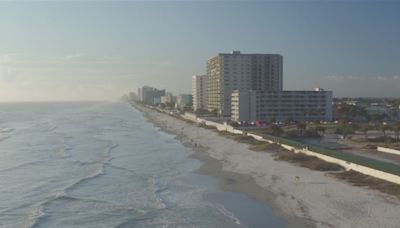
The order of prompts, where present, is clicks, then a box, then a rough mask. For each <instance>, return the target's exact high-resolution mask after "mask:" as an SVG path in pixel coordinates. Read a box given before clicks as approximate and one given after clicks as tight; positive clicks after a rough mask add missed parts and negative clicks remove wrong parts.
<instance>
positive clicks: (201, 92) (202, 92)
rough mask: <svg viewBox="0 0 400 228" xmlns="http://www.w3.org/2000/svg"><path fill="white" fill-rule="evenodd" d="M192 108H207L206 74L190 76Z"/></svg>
mask: <svg viewBox="0 0 400 228" xmlns="http://www.w3.org/2000/svg"><path fill="white" fill-rule="evenodd" d="M192 95H193V109H194V111H196V110H199V109H207V75H194V76H193V77H192Z"/></svg>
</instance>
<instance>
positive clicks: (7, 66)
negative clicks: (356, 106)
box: [0, 1, 400, 102]
mask: <svg viewBox="0 0 400 228" xmlns="http://www.w3.org/2000/svg"><path fill="white" fill-rule="evenodd" d="M398 12H400V2H395V1H387V2H381V1H379V2H378V1H349V2H346V1H337V2H334V1H309V2H303V1H293V2H290V1H284V2H245V1H243V2H224V1H221V2H194V1H192V2H183V1H182V2H166V1H162V2H133V1H132V2H130V1H122V2H114V1H112V2H111V1H110V2H107V1H104V2H0V19H1V20H0V29H1V31H2V35H1V36H0V102H2V101H40V100H53V101H55V100H110V99H116V98H118V97H120V96H121V95H122V94H124V93H128V92H129V91H136V88H137V87H140V86H142V85H150V86H154V87H158V88H161V89H166V90H168V91H171V92H174V93H190V92H191V76H192V75H195V74H205V72H206V60H207V59H209V58H211V57H213V56H215V55H216V54H217V53H220V52H231V51H232V50H240V51H241V52H242V53H277V54H281V55H282V56H283V78H284V89H290V90H305V89H306V90H309V89H313V88H314V87H322V88H324V89H326V90H333V94H334V96H335V97H400V93H399V91H400V44H399V40H400V29H399V21H400V14H399V13H398Z"/></svg>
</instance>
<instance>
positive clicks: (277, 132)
mask: <svg viewBox="0 0 400 228" xmlns="http://www.w3.org/2000/svg"><path fill="white" fill-rule="evenodd" d="M271 130H272V134H273V135H277V136H280V135H281V134H282V133H283V130H282V128H281V127H279V126H278V125H276V124H272V125H271Z"/></svg>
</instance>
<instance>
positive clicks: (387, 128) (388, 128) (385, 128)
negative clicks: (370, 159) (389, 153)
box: [380, 124, 390, 141]
mask: <svg viewBox="0 0 400 228" xmlns="http://www.w3.org/2000/svg"><path fill="white" fill-rule="evenodd" d="M380 129H381V131H382V133H383V138H384V139H385V141H386V138H387V135H386V131H389V130H390V126H389V125H387V124H382V125H381V126H380Z"/></svg>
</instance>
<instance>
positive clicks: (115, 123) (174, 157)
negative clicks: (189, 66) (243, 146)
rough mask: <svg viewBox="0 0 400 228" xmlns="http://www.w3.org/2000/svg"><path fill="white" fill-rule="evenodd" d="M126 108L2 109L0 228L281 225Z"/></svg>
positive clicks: (56, 105)
mask: <svg viewBox="0 0 400 228" xmlns="http://www.w3.org/2000/svg"><path fill="white" fill-rule="evenodd" d="M191 153H193V151H192V150H191V149H189V148H186V147H184V146H183V145H182V144H181V143H180V142H179V141H177V140H175V139H174V136H173V135H169V134H166V133H163V132H161V131H159V129H157V128H155V127H154V126H153V125H152V124H151V123H148V122H146V120H145V118H144V117H143V115H142V113H140V112H138V111H137V110H135V109H134V108H132V107H131V106H129V105H128V104H125V103H117V102H116V103H106V102H97V103H95V102H85V103H67V102H65V103H14V104H0V227H61V228H62V227H284V226H285V225H286V222H285V221H284V220H283V219H282V218H278V217H275V216H274V215H273V214H272V212H271V209H270V208H269V207H268V206H267V205H264V204H261V203H258V202H256V201H253V200H251V199H249V198H248V197H246V196H245V195H243V194H240V193H235V192H221V191H219V190H218V188H217V180H216V179H215V178H213V177H210V176H204V175H199V174H195V173H193V171H194V170H196V169H197V168H198V167H199V166H200V165H201V163H200V162H199V161H197V160H194V159H191V158H189V155H190V154H191Z"/></svg>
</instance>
